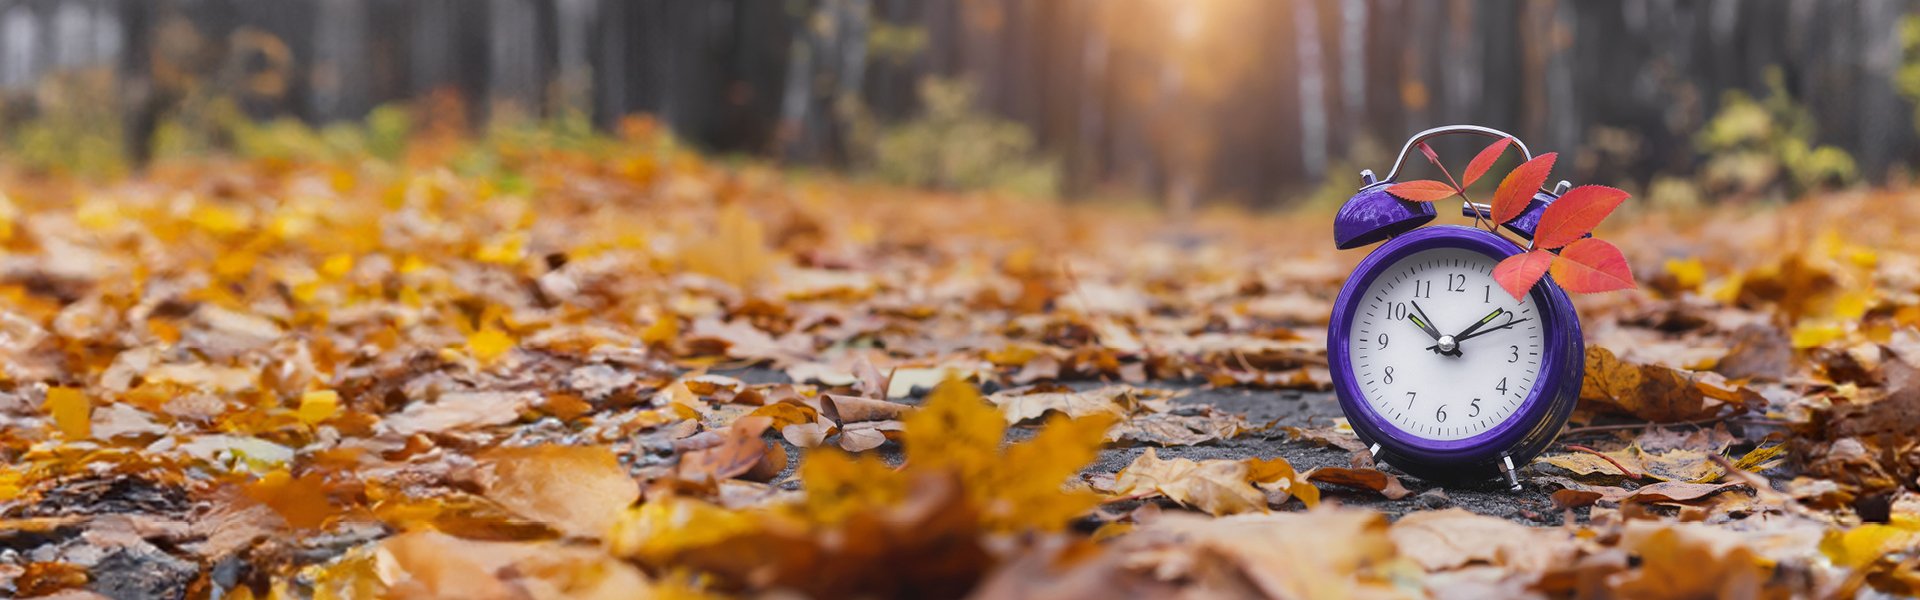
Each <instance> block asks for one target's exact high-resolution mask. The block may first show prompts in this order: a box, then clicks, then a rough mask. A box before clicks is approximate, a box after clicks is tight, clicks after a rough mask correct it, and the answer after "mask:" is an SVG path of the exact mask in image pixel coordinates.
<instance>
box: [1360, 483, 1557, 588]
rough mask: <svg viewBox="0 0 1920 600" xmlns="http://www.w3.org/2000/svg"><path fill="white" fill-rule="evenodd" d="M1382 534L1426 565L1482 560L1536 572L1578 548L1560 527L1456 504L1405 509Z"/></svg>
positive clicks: (1449, 565)
mask: <svg viewBox="0 0 1920 600" xmlns="http://www.w3.org/2000/svg"><path fill="white" fill-rule="evenodd" d="M1562 491H1565V490H1562ZM1387 535H1388V536H1389V537H1391V538H1393V544H1394V546H1395V547H1397V548H1399V550H1400V555H1401V556H1403V557H1407V558H1409V559H1412V560H1413V562H1414V563H1416V564H1419V565H1420V567H1421V568H1424V569H1426V570H1428V571H1444V570H1450V569H1457V568H1460V567H1463V566H1466V565H1469V564H1474V563H1484V564H1490V565H1497V566H1501V567H1507V568H1511V569H1513V570H1516V571H1521V572H1540V571H1544V570H1547V569H1548V568H1549V567H1552V566H1554V565H1555V564H1557V563H1561V562H1564V561H1569V560H1572V559H1573V558H1574V557H1575V556H1577V555H1578V550H1579V547H1578V546H1577V545H1576V543H1575V541H1574V539H1573V538H1572V537H1571V536H1570V535H1568V534H1567V533H1566V532H1565V531H1564V530H1554V529H1537V528H1533V527H1528V526H1526V525H1521V524H1518V523H1514V522H1511V521H1507V520H1505V519H1501V518H1498V517H1489V516H1484V515H1477V514H1474V513H1471V512H1468V511H1466V510H1462V509H1458V508H1450V509H1447V510H1439V511H1422V512H1416V513H1413V514H1409V515H1407V516H1406V517H1403V518H1401V519H1400V521H1399V522H1396V523H1394V524H1393V527H1392V528H1390V529H1388V530H1387Z"/></svg>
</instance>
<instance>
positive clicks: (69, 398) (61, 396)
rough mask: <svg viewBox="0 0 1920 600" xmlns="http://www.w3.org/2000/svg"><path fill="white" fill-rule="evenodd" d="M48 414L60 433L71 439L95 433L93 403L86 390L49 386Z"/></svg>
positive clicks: (90, 435)
mask: <svg viewBox="0 0 1920 600" xmlns="http://www.w3.org/2000/svg"><path fill="white" fill-rule="evenodd" d="M46 408H47V414H49V415H51V416H52V417H53V425H54V427H57V428H59V429H60V435H63V436H66V438H67V439H69V440H84V439H87V438H89V437H92V435H93V420H92V419H93V403H92V401H90V400H88V399H87V394H86V392H82V391H80V390H77V389H74V388H70V387H54V388H47V402H46Z"/></svg>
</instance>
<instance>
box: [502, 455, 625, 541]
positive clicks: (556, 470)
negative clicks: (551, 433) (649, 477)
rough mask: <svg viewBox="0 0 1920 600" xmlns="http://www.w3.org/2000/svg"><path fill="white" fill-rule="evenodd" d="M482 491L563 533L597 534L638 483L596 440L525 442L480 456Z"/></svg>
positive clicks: (586, 536)
mask: <svg viewBox="0 0 1920 600" xmlns="http://www.w3.org/2000/svg"><path fill="white" fill-rule="evenodd" d="M481 460H482V464H483V467H482V470H481V472H480V473H481V474H480V483H481V486H482V488H483V489H484V494H485V496H486V497H487V498H488V499H490V500H493V501H494V502H498V503H500V505H501V506H505V507H507V508H508V509H510V510H512V511H514V512H516V513H519V514H520V515H521V516H525V517H527V518H529V519H533V520H536V521H540V522H542V523H546V524H548V525H551V526H553V528H554V529H557V530H559V531H561V532H563V533H566V534H567V535H571V536H575V537H582V538H597V537H600V536H601V535H604V534H605V533H606V532H607V530H608V528H609V527H611V526H612V525H613V522H614V520H615V519H617V518H618V517H619V515H620V513H621V511H623V510H625V509H626V508H627V506H628V505H630V504H633V501H634V500H636V499H639V497H640V488H639V486H638V485H636V484H635V483H634V481H633V479H632V478H630V477H628V476H627V471H626V469H624V468H622V467H621V466H620V461H619V460H618V459H616V458H614V455H613V452H612V451H611V450H608V449H607V448H605V447H600V446H551V445H549V446H529V447H521V448H500V449H496V450H490V451H488V452H486V453H485V454H483V455H482V456H481Z"/></svg>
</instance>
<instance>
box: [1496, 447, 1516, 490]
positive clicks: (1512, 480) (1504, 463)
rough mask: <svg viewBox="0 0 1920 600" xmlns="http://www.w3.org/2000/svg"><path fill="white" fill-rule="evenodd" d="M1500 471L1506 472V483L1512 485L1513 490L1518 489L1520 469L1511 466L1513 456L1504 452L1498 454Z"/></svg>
mask: <svg viewBox="0 0 1920 600" xmlns="http://www.w3.org/2000/svg"><path fill="white" fill-rule="evenodd" d="M1500 472H1501V473H1506V474H1507V483H1508V484H1511V485H1512V489H1513V491H1516V492H1518V491H1520V470H1519V469H1515V468H1513V457H1511V456H1507V455H1506V453H1504V452H1503V453H1501V454H1500Z"/></svg>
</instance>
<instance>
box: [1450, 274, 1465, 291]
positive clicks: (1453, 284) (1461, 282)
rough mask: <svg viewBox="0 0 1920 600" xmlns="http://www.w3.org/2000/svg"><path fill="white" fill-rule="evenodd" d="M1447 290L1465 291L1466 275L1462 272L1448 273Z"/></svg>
mask: <svg viewBox="0 0 1920 600" xmlns="http://www.w3.org/2000/svg"><path fill="white" fill-rule="evenodd" d="M1447 291H1449V292H1464V291H1467V276H1466V275H1465V274H1462V273H1454V274H1451V275H1448V276H1447Z"/></svg>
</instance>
